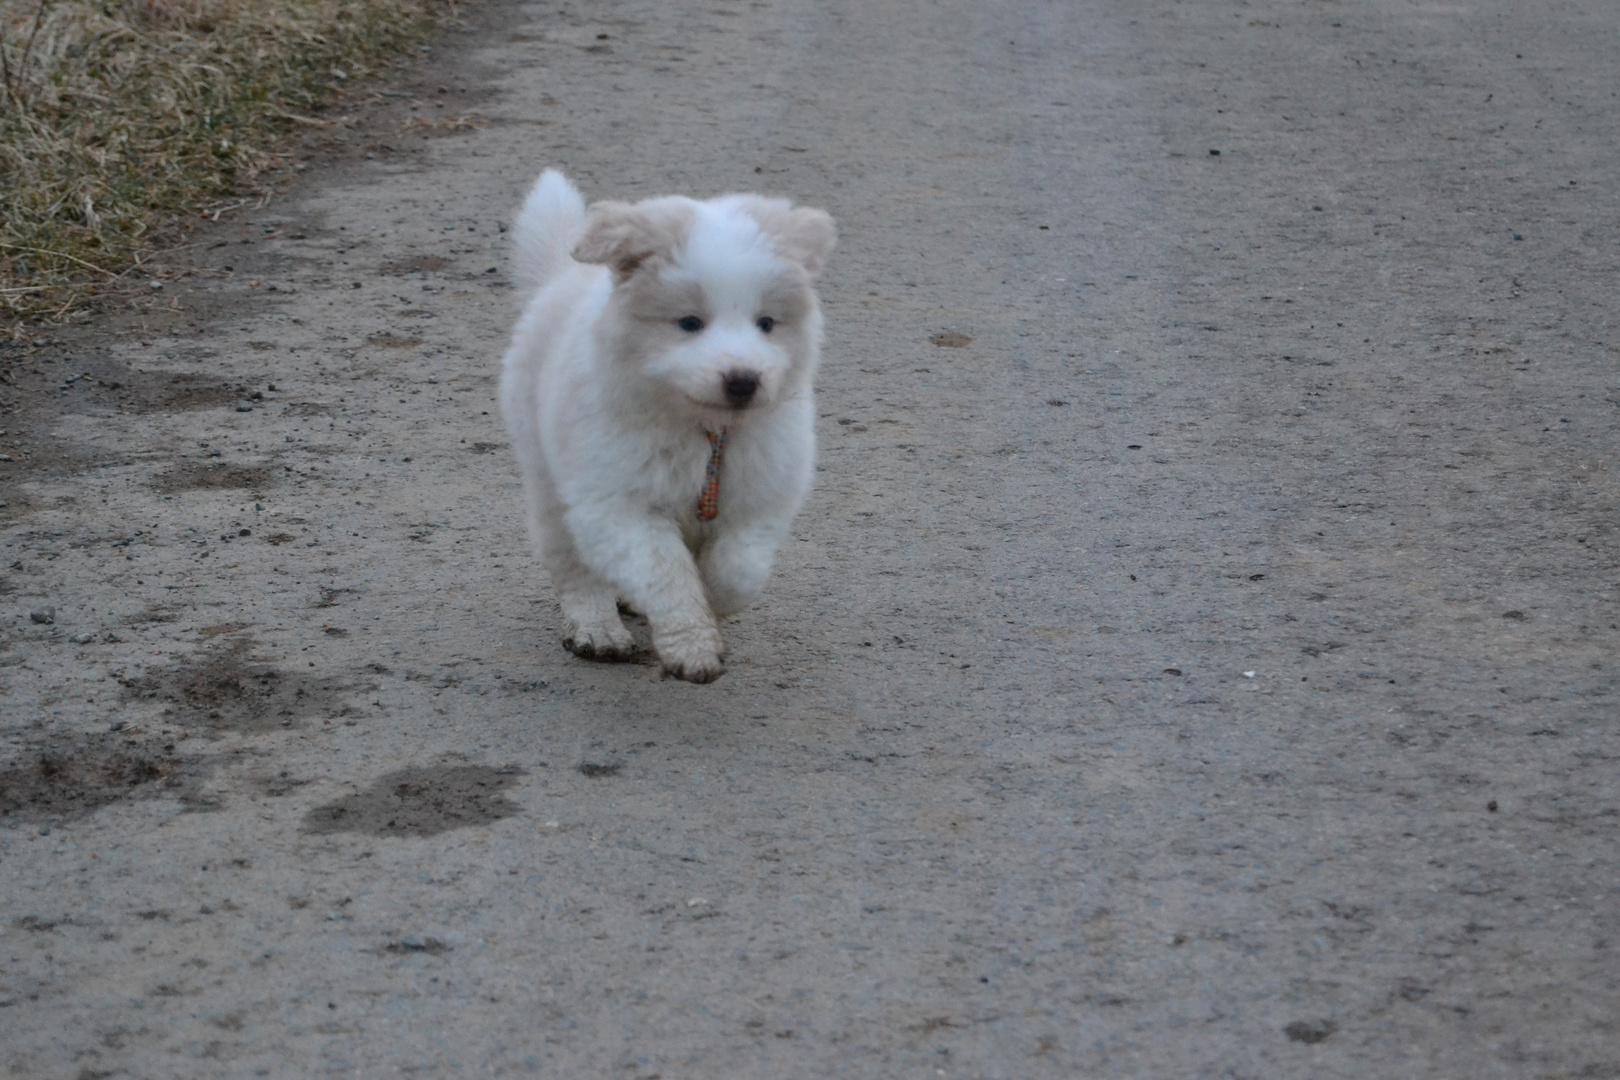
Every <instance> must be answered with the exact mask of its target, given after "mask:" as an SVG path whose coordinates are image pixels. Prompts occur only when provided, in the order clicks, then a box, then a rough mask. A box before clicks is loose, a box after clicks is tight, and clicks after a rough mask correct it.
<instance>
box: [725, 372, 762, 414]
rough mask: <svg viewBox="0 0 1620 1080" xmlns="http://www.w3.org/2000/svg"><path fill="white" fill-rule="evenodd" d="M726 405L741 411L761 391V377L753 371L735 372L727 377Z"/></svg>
mask: <svg viewBox="0 0 1620 1080" xmlns="http://www.w3.org/2000/svg"><path fill="white" fill-rule="evenodd" d="M725 388H726V404H728V405H730V406H731V407H732V408H734V409H740V408H742V407H743V406H744V405H746V404H748V403H749V402H750V401H752V400H753V399H754V394H755V393H756V392H757V391H758V390H759V376H758V375H755V374H754V373H753V372H752V371H733V372H731V373H729V374H728V375H727V376H726V381H725Z"/></svg>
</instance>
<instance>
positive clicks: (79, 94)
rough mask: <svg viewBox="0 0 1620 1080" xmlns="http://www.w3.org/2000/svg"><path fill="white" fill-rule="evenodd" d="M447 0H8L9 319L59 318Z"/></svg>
mask: <svg viewBox="0 0 1620 1080" xmlns="http://www.w3.org/2000/svg"><path fill="white" fill-rule="evenodd" d="M448 3H449V0H103V2H89V0H0V313H4V315H6V316H9V321H10V322H11V323H12V326H13V333H18V332H20V330H19V328H20V326H21V324H22V322H23V321H25V320H30V319H49V318H60V317H61V316H62V315H64V314H66V313H67V312H69V311H71V310H74V309H75V307H76V306H79V305H82V304H83V302H85V301H86V300H88V299H89V298H91V297H94V296H96V295H98V294H100V293H105V292H107V291H109V290H116V289H118V288H119V287H120V286H121V285H123V284H125V283H126V282H125V276H126V275H127V274H128V273H129V271H131V270H132V269H134V268H135V267H136V266H138V265H139V262H140V260H141V258H142V257H143V256H144V255H146V254H148V253H150V251H151V249H152V245H153V243H154V238H155V237H156V235H157V234H158V233H160V232H162V231H163V225H164V223H165V222H169V221H173V220H174V219H175V217H176V215H178V214H179V213H181V212H191V213H197V212H202V211H206V210H208V209H210V208H211V207H213V208H217V207H218V206H220V205H223V203H224V202H225V201H226V200H228V199H230V197H231V196H233V195H235V194H236V193H238V192H240V191H243V190H245V189H246V188H248V187H250V186H251V185H252V183H253V180H254V177H255V176H256V174H257V173H258V172H259V171H260V170H261V169H263V168H264V167H265V165H266V163H267V161H268V160H269V157H268V154H269V150H270V148H271V147H272V146H273V145H274V143H275V141H276V139H277V137H278V136H280V135H282V134H283V133H284V132H286V131H287V130H288V129H289V128H290V127H291V126H293V125H296V124H299V123H300V122H303V121H308V120H309V117H307V116H306V115H305V114H306V113H307V112H308V111H309V110H313V109H317V108H319V107H320V106H321V105H322V104H324V103H325V102H327V101H328V100H330V98H331V97H332V96H333V95H334V93H335V92H336V91H337V90H338V89H339V88H341V87H342V86H343V85H345V84H348V83H352V82H353V81H354V80H356V79H358V78H360V77H362V76H364V75H365V74H366V73H367V72H368V71H369V70H371V69H372V68H373V67H374V66H376V65H377V64H379V63H381V62H384V61H386V60H388V59H389V58H391V57H393V56H395V55H397V54H398V53H399V52H401V51H402V50H403V49H405V48H406V47H408V46H409V45H410V44H411V43H413V42H415V41H417V40H419V39H420V38H421V37H422V36H423V35H424V34H425V33H426V32H427V30H428V29H429V27H430V26H431V25H432V23H433V21H434V19H435V17H436V16H437V15H439V14H442V13H443V12H444V11H445V10H447V9H448Z"/></svg>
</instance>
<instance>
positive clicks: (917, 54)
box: [0, 0, 1620, 1080]
mask: <svg viewBox="0 0 1620 1080" xmlns="http://www.w3.org/2000/svg"><path fill="white" fill-rule="evenodd" d="M469 20H470V22H469V26H468V28H467V30H466V31H465V32H460V33H449V34H446V35H445V39H444V40H443V41H441V42H439V43H436V45H435V46H434V48H433V50H432V51H431V52H429V53H426V54H423V55H422V56H421V57H419V61H418V63H417V65H416V66H415V67H413V68H411V69H409V70H403V69H402V70H401V71H400V72H399V73H397V74H396V75H395V76H392V77H391V79H392V80H393V81H385V82H384V83H383V84H381V85H382V86H384V87H387V88H392V89H391V94H392V95H396V96H388V95H383V96H379V98H377V99H374V100H373V101H372V102H371V104H370V105H368V106H365V107H360V106H356V109H355V111H354V112H352V113H351V114H349V115H347V116H346V117H345V118H342V119H341V120H340V122H339V124H338V125H337V126H335V127H334V128H333V129H332V139H333V140H334V141H333V142H332V144H331V145H332V148H333V149H332V150H331V152H330V153H329V154H328V155H327V156H326V157H318V156H312V158H311V162H312V164H311V166H310V168H309V169H307V170H306V172H305V173H304V174H303V176H302V177H301V178H299V179H298V180H297V181H296V182H295V183H293V184H292V185H291V186H290V187H289V188H287V189H286V191H285V193H284V194H282V195H280V196H278V197H277V199H276V200H275V201H273V202H271V203H270V204H269V205H267V206H264V207H258V208H255V207H254V206H246V207H243V208H241V209H240V210H237V211H235V212H233V213H231V214H228V215H225V216H224V217H222V219H221V221H220V222H219V223H218V224H214V223H207V225H206V230H211V231H207V233H206V236H205V237H204V241H206V242H204V243H202V244H201V246H199V247H198V248H197V249H196V251H195V254H194V255H193V256H192V258H193V262H192V263H191V264H189V274H188V273H186V272H185V271H181V270H175V271H174V272H173V273H172V275H171V277H170V279H169V280H168V281H166V282H165V290H164V291H163V292H162V294H161V296H160V298H158V299H154V300H153V301H151V302H150V303H149V305H148V306H147V307H146V308H135V309H131V310H128V311H125V312H123V313H121V314H119V315H118V316H117V317H116V318H114V317H109V318H108V319H106V320H104V321H103V322H101V323H98V324H96V325H94V326H91V327H89V328H83V329H77V330H73V331H67V330H64V331H61V332H58V333H51V334H42V337H41V338H40V339H39V344H37V345H26V346H22V347H13V348H11V349H9V350H8V351H6V352H4V353H0V361H4V362H5V363H6V364H8V365H10V368H9V370H10V372H11V375H10V376H8V378H9V380H10V381H9V382H8V384H7V385H6V386H5V387H0V397H3V398H4V399H5V400H6V401H8V402H9V403H10V406H11V412H10V413H8V414H7V415H6V416H5V418H4V419H5V421H6V424H5V426H7V427H9V428H11V431H10V433H9V438H6V439H4V440H0V441H3V442H4V446H0V452H4V453H5V454H6V455H7V456H10V457H12V458H13V460H12V461H11V462H7V463H0V468H3V469H4V470H5V471H4V472H0V499H3V500H4V502H5V506H4V507H3V508H0V515H4V517H3V519H0V521H3V525H4V543H5V549H4V552H3V553H0V554H3V555H4V562H5V564H6V566H7V568H6V569H4V570H3V571H0V572H3V574H4V584H3V586H0V587H3V588H4V589H5V590H6V592H7V595H5V597H4V598H3V599H4V603H5V604H6V606H7V607H8V608H9V610H8V611H7V612H6V617H7V619H8V620H9V622H8V624H7V625H6V628H5V631H4V640H3V642H0V676H3V679H4V689H3V696H0V712H3V715H4V725H3V732H0V735H3V744H0V745H3V748H4V755H5V761H6V764H5V766H4V768H5V771H4V773H3V774H0V908H3V911H4V915H5V919H4V925H3V926H0V1069H5V1070H9V1071H8V1072H7V1073H6V1075H11V1076H25V1077H34V1076H42V1077H43V1076H50V1077H55V1076H63V1077H109V1076H110V1077H153V1078H158V1077H188V1078H189V1077H198V1078H202V1077H222V1076H231V1077H235V1076H251V1075H261V1076H265V1075H267V1076H278V1077H280V1076H286V1077H302V1076H315V1075H345V1076H346V1075H353V1076H357V1077H358V1076H365V1077H371V1076H393V1075H405V1076H482V1075H493V1076H502V1075H506V1076H525V1075H533V1076H546V1077H569V1078H573V1077H625V1078H632V1077H633V1078H637V1080H653V1078H655V1077H656V1078H662V1080H677V1078H717V1077H778V1076H781V1077H799V1076H815V1077H937V1076H947V1077H979V1078H1009V1080H1012V1078H1023V1077H1078V1076H1088V1077H1089V1076H1098V1077H1101V1076H1135V1077H1243V1078H1273V1077H1275V1078H1282V1077H1324V1078H1326V1077H1346V1078H1349V1077H1355V1078H1367V1077H1390V1078H1397V1077H1400V1078H1404V1077H1468V1078H1495V1077H1502V1078H1520V1077H1534V1078H1544V1080H1551V1078H1554V1077H1583V1078H1584V1077H1590V1078H1602V1077H1616V1076H1620V1019H1617V1018H1620V957H1617V955H1616V953H1617V949H1620V940H1617V935H1620V894H1617V870H1616V865H1617V863H1616V858H1617V855H1620V852H1617V846H1620V845H1617V838H1620V782H1617V776H1616V756H1617V754H1620V732H1617V730H1616V723H1617V716H1616V713H1617V708H1616V697H1615V688H1616V680H1615V670H1616V664H1617V656H1616V645H1617V643H1620V629H1617V625H1620V610H1617V606H1616V594H1615V590H1616V589H1617V587H1620V568H1617V565H1616V550H1617V547H1616V544H1617V537H1616V531H1615V512H1616V508H1617V485H1616V470H1617V469H1620V463H1617V461H1616V443H1615V438H1616V420H1617V414H1616V408H1617V405H1620V374H1617V370H1616V363H1617V357H1620V340H1617V336H1620V331H1617V330H1616V329H1614V328H1613V327H1611V325H1610V323H1611V320H1612V318H1613V315H1612V311H1613V309H1614V307H1615V301H1616V284H1615V283H1616V276H1615V275H1616V269H1617V257H1616V252H1617V250H1620V248H1617V245H1616V239H1617V237H1616V227H1617V224H1620V199H1617V196H1616V189H1615V185H1614V177H1615V176H1616V175H1617V173H1620V139H1617V134H1620V132H1617V128H1620V124H1617V123H1616V115H1617V108H1620V105H1617V97H1616V95H1617V93H1620V14H1617V13H1616V9H1615V8H1614V7H1613V6H1612V5H1608V4H1601V3H1599V4H1575V3H1562V2H1552V3H1545V4H1536V5H1530V4H1512V3H1507V2H1479V3H1471V4H1467V5H1439V4H1413V3H1405V2H1395V0H1369V2H1366V3H1354V4H1352V3H1332V2H1326V0H1310V2H1305V3H1297V2H1293V3H1280V2H1257V3H1235V4H1234V3H1209V4H1191V3H1185V4H1184V3H1172V2H1169V0H1147V2H1140V3H1126V2H1121V0H1115V2H1108V0H1099V2H1096V3H1073V4H1063V3H1027V4H1007V5H999V4H998V5H990V4H972V3H966V2H961V0H954V2H952V0H947V2H941V3H935V4H928V5H922V4H900V3H889V2H880V3H810V2H802V0H780V2H773V3H770V4H765V3H751V4H744V3H734V2H730V0H709V2H707V3H704V4H687V3H680V4H657V3H651V2H628V0H627V2H622V3H621V2H603V3H593V4H590V5H567V6H564V5H559V4H551V3H528V4H524V5H522V6H521V7H517V8H513V9H504V8H495V9H489V10H482V11H473V12H472V13H471V14H470V15H469ZM440 85H442V86H443V87H444V89H443V91H442V92H441V91H439V90H438V87H439V86H440ZM545 165H557V166H560V167H562V168H564V169H565V170H566V171H568V172H569V173H570V174H571V175H572V176H573V177H574V178H575V179H576V180H577V181H578V182H579V183H580V184H581V186H582V187H583V188H584V189H585V191H586V194H587V196H588V197H597V198H600V197H614V198H625V197H641V196H647V195H653V194H659V193H664V192H669V191H676V192H682V193H691V194H697V195H705V194H710V193H714V192H717V191H723V190H734V189H758V190H763V191H767V192H771V193H778V194H785V195H790V196H792V197H794V198H796V199H798V200H800V201H803V202H806V203H809V204H812V205H819V206H823V207H826V208H827V209H828V210H830V211H831V212H832V213H833V214H834V215H835V216H836V217H837V218H838V220H839V223H840V226H841V237H842V239H841V245H840V248H839V250H838V252H837V253H836V254H835V257H834V261H833V263H832V266H831V268H830V270H829V272H828V275H827V278H826V281H825V284H824V287H823V300H824V303H825V305H826V310H827V316H828V343H827V363H826V366H825V369H824V370H825V375H824V378H823V380H822V384H821V393H822V398H821V413H822V420H821V428H820V436H821V438H822V441H823V447H822V454H821V467H822V471H821V473H820V475H819V480H818V484H819V486H818V488H817V491H816V493H815V495H814V496H813V498H812V501H811V504H810V506H809V507H808V509H807V510H806V512H805V514H804V515H803V517H802V518H801V520H800V522H799V526H798V529H797V533H796V535H795V537H794V538H793V540H792V541H791V542H790V543H789V544H787V545H786V547H785V550H784V551H783V553H782V557H781V559H780V562H779V567H778V572H777V574H776V576H775V578H774V580H773V581H772V583H771V586H770V587H769V589H768V591H767V594H766V597H765V598H764V599H763V600H762V601H761V602H760V603H758V604H756V605H755V606H754V608H752V609H751V610H749V611H748V612H747V613H745V614H744V615H743V616H742V617H740V618H739V619H738V620H736V621H735V622H734V623H732V624H731V625H730V626H729V627H728V628H727V632H726V633H727V640H728V643H729V644H730V646H731V649H732V656H731V659H730V662H729V666H728V672H727V674H726V675H725V677H724V678H723V679H722V680H720V681H719V682H718V683H716V684H713V685H711V686H692V685H688V684H684V683H679V682H675V681H664V680H660V679H659V677H658V674H657V669H656V667H654V666H651V665H622V666H608V665H593V664H590V663H587V662H583V661H580V660H577V659H574V658H572V657H570V656H569V655H568V654H567V653H565V652H564V651H563V650H562V649H561V648H560V646H559V645H558V644H557V642H556V626H557V613H556V611H555V608H554V603H553V601H552V598H551V596H550V592H549V589H548V587H547V585H546V584H545V582H544V580H543V578H542V576H541V575H540V574H539V573H538V571H537V570H536V568H535V566H534V564H533V563H532V562H531V560H530V558H529V555H528V553H527V551H526V545H525V540H524V537H523V531H522V521H521V513H520V493H519V488H518V483H517V478H516V471H515V468H514V466H513V464H512V462H511V461H510V460H509V451H508V450H507V449H506V447H505V434H504V431H503V430H502V428H501V425H500V417H499V415H498V411H497V410H496V408H495V405H494V387H495V375H496V366H497V362H498V358H499V355H500V352H501V350H502V348H503V346H504V341H505V337H506V334H507V332H508V329H509V326H510V321H511V319H512V317H513V315H514V313H515V311H516V307H517V302H518V297H517V296H516V295H515V293H514V291H513V290H512V289H511V288H510V286H508V285H507V284H506V279H505V266H506V263H505V261H504V260H505V249H504V239H505V238H504V237H503V236H502V235H501V224H502V223H504V222H505V221H507V220H509V216H510V214H511V212H512V210H513V209H514V208H515V206H516V204H517V202H518V200H519V199H520V198H521V196H522V194H523V192H524V191H525V190H526V188H527V186H528V184H529V183H530V182H531V181H532V179H533V177H534V176H535V175H536V173H537V172H538V171H539V169H540V168H541V167H543V166H545ZM199 235H201V234H199ZM212 238H217V240H216V239H212ZM248 241H252V243H248ZM211 243H212V244H217V245H222V246H208V245H209V244H211ZM491 268H493V272H489V271H490V270H491ZM250 281H252V282H255V283H256V285H255V284H250ZM272 285H274V286H275V287H276V288H275V291H274V292H271V291H270V286H272ZM154 291H156V290H154ZM47 362H49V363H47ZM74 374H83V375H84V376H85V377H84V378H83V379H79V380H74V381H69V377H70V376H71V375H74ZM115 383H116V384H117V385H116V386H114V385H113V384H115ZM64 385H65V386H66V387H67V388H66V389H62V388H61V387H62V386H64ZM272 385H273V387H274V389H271V386H272ZM253 395H258V396H257V397H254V396H253ZM238 402H241V403H242V405H241V407H243V408H247V409H250V410H251V411H237V410H238V408H239V406H238ZM24 451H28V453H27V454H26V456H25V455H24V453H23V452H24ZM216 452H217V453H216ZM244 529H245V530H247V533H246V534H243V533H242V530H244ZM46 608H54V609H55V614H54V621H53V622H49V623H44V622H34V621H31V619H30V615H29V613H30V612H32V611H38V612H40V614H41V617H49V616H48V615H47V612H46V610H45V609H46Z"/></svg>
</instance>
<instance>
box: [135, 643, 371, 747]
mask: <svg viewBox="0 0 1620 1080" xmlns="http://www.w3.org/2000/svg"><path fill="white" fill-rule="evenodd" d="M253 645H254V642H253V639H252V638H238V639H234V640H229V641H223V642H220V643H219V644H216V645H213V646H211V647H210V648H207V649H204V650H202V651H200V652H198V653H196V654H195V655H193V656H192V657H190V658H189V659H187V660H186V661H185V662H183V663H180V664H176V665H175V666H173V667H170V668H167V669H165V670H162V671H158V672H153V673H149V674H147V675H144V676H142V677H141V678H139V679H133V680H127V681H125V683H124V693H125V697H126V699H128V700H136V699H141V698H149V699H157V700H159V701H164V702H167V703H169V706H170V709H171V710H172V712H173V716H172V721H173V722H174V723H176V724H179V725H181V726H185V727H192V726H196V727H203V728H207V729H209V730H212V731H215V732H237V733H240V734H248V735H251V734H261V733H264V732H270V731H281V730H283V729H285V728H290V727H294V726H296V724H297V723H298V721H299V720H301V719H304V718H306V717H311V716H325V717H338V716H345V715H348V714H349V713H350V712H352V711H353V710H352V708H351V707H348V706H346V705H344V703H343V700H342V698H343V695H344V693H345V692H346V691H347V690H349V689H350V687H348V686H346V685H343V684H340V683H337V682H334V681H331V680H324V679H314V678H310V677H308V676H304V675H288V674H286V673H285V672H282V671H281V670H279V669H278V668H276V667H274V666H273V665H270V664H267V663H263V662H259V661H255V660H253V659H252V658H251V657H250V656H249V655H248V654H249V653H250V652H251V650H252V648H253Z"/></svg>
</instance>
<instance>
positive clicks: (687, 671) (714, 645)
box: [653, 626, 726, 683]
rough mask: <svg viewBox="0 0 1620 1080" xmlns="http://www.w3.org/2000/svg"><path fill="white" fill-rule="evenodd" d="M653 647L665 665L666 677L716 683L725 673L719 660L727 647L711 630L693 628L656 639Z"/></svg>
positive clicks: (668, 633)
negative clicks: (671, 676)
mask: <svg viewBox="0 0 1620 1080" xmlns="http://www.w3.org/2000/svg"><path fill="white" fill-rule="evenodd" d="M653 646H654V647H655V648H656V649H657V650H658V659H659V661H660V662H661V663H662V664H663V665H664V674H666V675H673V676H675V677H676V678H677V679H685V680H686V681H687V682H695V683H708V682H714V680H716V679H718V678H719V677H720V676H722V675H724V674H725V673H726V666H725V664H723V663H721V661H720V658H721V657H722V656H724V655H725V651H726V643H725V642H724V641H722V640H721V638H720V631H718V630H716V629H715V628H714V627H712V626H701V627H691V628H687V629H682V630H675V631H670V632H666V633H661V634H660V633H655V634H654V635H653Z"/></svg>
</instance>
